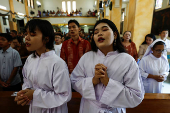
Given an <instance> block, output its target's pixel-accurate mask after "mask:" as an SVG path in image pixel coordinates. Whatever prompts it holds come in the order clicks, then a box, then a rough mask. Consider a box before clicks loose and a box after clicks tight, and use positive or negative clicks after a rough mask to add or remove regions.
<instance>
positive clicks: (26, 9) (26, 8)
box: [24, 0, 29, 22]
mask: <svg viewBox="0 0 170 113" xmlns="http://www.w3.org/2000/svg"><path fill="white" fill-rule="evenodd" d="M24 3H25V12H26V15H27V17H28V16H29V13H28V3H27V0H24ZM28 21H29V18H27V22H28Z"/></svg>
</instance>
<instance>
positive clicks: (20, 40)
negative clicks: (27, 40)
mask: <svg viewBox="0 0 170 113" xmlns="http://www.w3.org/2000/svg"><path fill="white" fill-rule="evenodd" d="M15 39H17V40H18V42H19V43H20V44H21V43H22V37H20V36H17V37H14V38H13V40H15Z"/></svg>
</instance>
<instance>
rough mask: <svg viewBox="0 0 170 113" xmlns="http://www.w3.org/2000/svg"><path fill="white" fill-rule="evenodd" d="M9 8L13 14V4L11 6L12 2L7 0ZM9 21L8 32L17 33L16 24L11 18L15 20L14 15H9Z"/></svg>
mask: <svg viewBox="0 0 170 113" xmlns="http://www.w3.org/2000/svg"><path fill="white" fill-rule="evenodd" d="M9 7H10V10H11V11H12V13H14V4H13V0H9ZM11 18H12V19H11V21H9V25H10V30H16V31H17V23H16V22H14V21H13V18H15V15H14V14H11Z"/></svg>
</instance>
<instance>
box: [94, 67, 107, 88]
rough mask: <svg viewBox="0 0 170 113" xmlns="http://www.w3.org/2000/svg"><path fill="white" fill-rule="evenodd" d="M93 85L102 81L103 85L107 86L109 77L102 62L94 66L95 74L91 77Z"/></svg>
mask: <svg viewBox="0 0 170 113" xmlns="http://www.w3.org/2000/svg"><path fill="white" fill-rule="evenodd" d="M92 82H93V85H94V86H95V85H97V84H98V83H100V82H101V83H103V84H104V85H105V86H107V84H108V82H109V77H108V75H107V67H106V66H104V65H103V64H97V65H96V66H95V76H94V77H93V80H92Z"/></svg>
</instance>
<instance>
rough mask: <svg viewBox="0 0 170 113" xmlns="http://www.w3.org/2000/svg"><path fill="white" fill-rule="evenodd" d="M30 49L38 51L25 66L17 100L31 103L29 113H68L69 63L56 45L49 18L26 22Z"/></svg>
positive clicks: (28, 47)
mask: <svg viewBox="0 0 170 113" xmlns="http://www.w3.org/2000/svg"><path fill="white" fill-rule="evenodd" d="M26 30H27V33H28V34H27V35H26V37H25V40H26V47H27V49H28V51H34V53H33V54H32V55H30V56H29V57H28V58H27V61H26V63H25V65H24V67H23V76H24V84H23V86H22V90H21V91H20V92H18V94H17V97H16V98H15V101H17V103H18V104H21V105H22V106H24V105H26V104H30V108H29V113H68V109H67V102H68V101H69V100H70V99H71V94H72V93H71V83H70V79H69V73H68V68H67V65H66V63H65V62H64V61H63V60H62V59H61V58H60V57H58V56H57V55H56V54H55V52H54V51H53V50H52V49H53V42H54V31H53V28H52V26H51V24H50V23H49V22H48V21H46V20H39V19H33V20H30V21H29V22H28V23H27V25H26Z"/></svg>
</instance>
